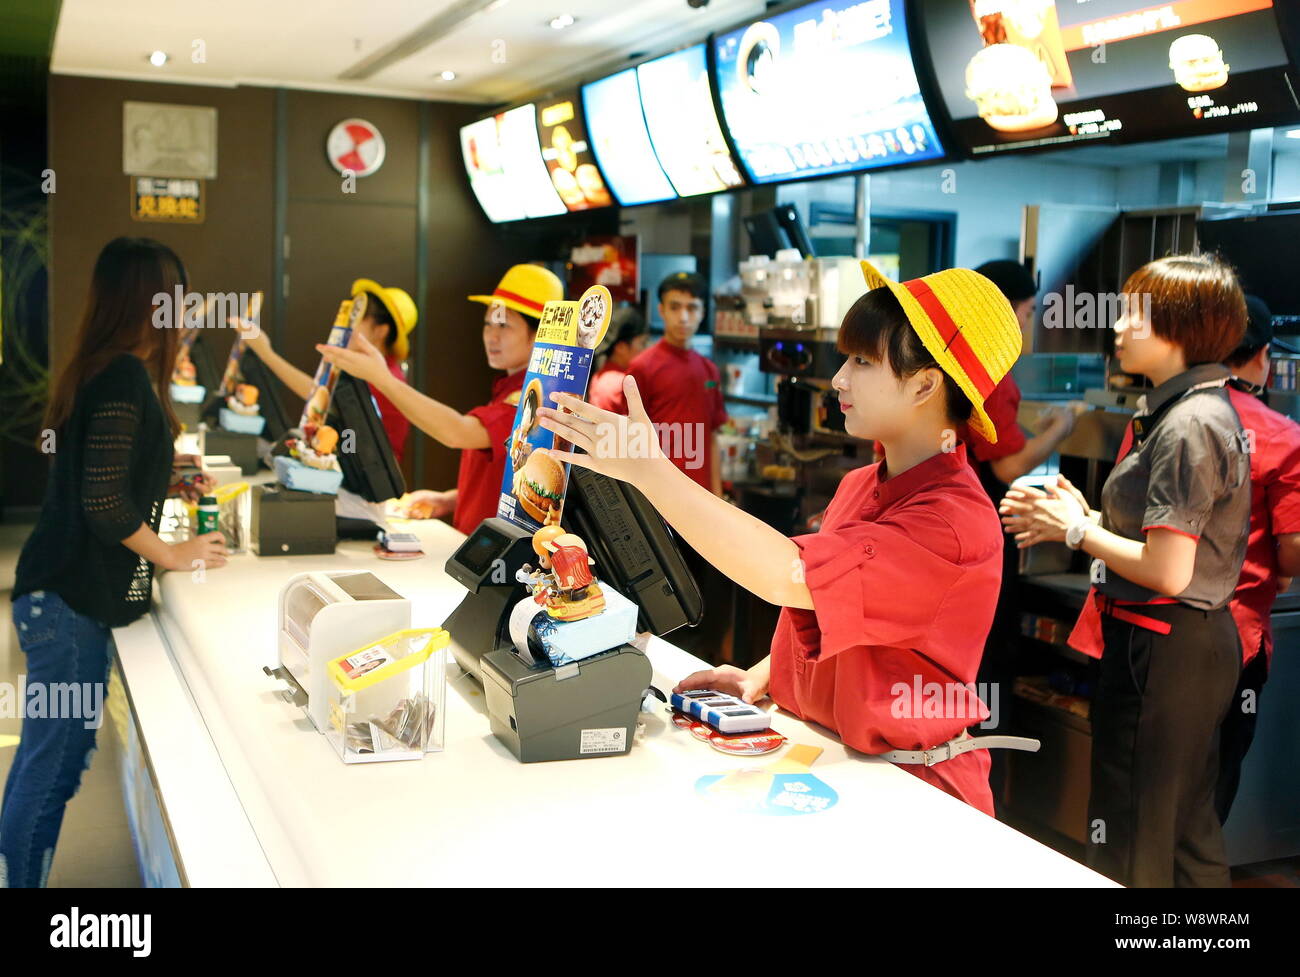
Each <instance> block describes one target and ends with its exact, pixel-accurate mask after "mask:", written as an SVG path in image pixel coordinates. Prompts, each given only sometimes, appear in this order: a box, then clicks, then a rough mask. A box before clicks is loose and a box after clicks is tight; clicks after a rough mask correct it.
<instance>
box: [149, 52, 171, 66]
mask: <svg viewBox="0 0 1300 977" xmlns="http://www.w3.org/2000/svg"><path fill="white" fill-rule="evenodd" d="M149 63H150V64H151V65H153V66H154V67H155V68H161V67H162V66H163V65H165V64H166V63H167V52H166V51H154V52H153V53H152V54H150V55H149Z"/></svg>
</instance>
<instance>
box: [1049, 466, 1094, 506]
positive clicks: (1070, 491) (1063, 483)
mask: <svg viewBox="0 0 1300 977" xmlns="http://www.w3.org/2000/svg"><path fill="white" fill-rule="evenodd" d="M1056 488H1057V490H1058V491H1060V492H1064V493H1065V494H1067V495H1072V496H1074V500H1075V501H1076V502H1078V503H1079V506H1080V507H1081V508H1082V509H1083V511H1084V512H1086V513H1089V514H1091V513H1092V506H1090V505H1089V504H1088V500H1087V499H1085V498H1084V497H1083V493H1082V492H1080V491H1079V489H1078V488H1077V487H1076V486H1075V484H1074V483H1073V482H1071V481H1070V480H1069V479H1068V478H1066V477H1065V476H1064V475H1061V474H1059V473H1058V474H1057V476H1056Z"/></svg>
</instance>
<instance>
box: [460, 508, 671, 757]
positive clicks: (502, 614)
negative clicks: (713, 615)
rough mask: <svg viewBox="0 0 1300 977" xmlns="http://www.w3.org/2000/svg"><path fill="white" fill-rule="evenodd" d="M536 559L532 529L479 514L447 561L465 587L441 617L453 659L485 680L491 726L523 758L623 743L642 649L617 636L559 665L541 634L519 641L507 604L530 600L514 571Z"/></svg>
mask: <svg viewBox="0 0 1300 977" xmlns="http://www.w3.org/2000/svg"><path fill="white" fill-rule="evenodd" d="M531 559H534V554H533V549H532V534H531V533H530V532H528V531H527V530H525V529H522V528H520V527H518V526H515V525H514V524H512V523H510V522H507V521H506V520H504V519H499V518H492V519H486V520H484V521H483V522H482V523H481V524H480V525H479V527H478V529H476V530H475V531H474V533H473V534H472V535H471V536H470V537H469V539H467V540H466V541H465V542H464V543H463V544H462V545H461V547H460V549H458V550H457V551H456V552H455V553H454V554H452V556H451V559H449V560H448V561H447V573H448V574H449V575H450V576H451V577H452V578H453V579H454V580H456V581H457V582H458V583H460V584H462V585H463V586H465V587H466V588H468V590H469V593H468V594H466V595H465V597H464V599H463V600H462V601H461V603H460V605H459V606H458V607H457V608H456V610H454V611H453V612H452V613H451V616H450V617H448V618H447V620H446V621H445V622H444V623H443V627H444V628H445V629H446V630H447V631H448V632H449V633H450V635H451V643H450V646H449V647H450V648H451V649H452V654H453V655H454V656H455V659H456V662H457V664H459V665H460V667H461V668H462V669H464V670H465V671H466V672H468V673H469V674H470V675H472V676H474V677H475V678H476V679H478V680H479V681H480V682H481V683H482V685H483V694H484V697H485V699H486V701H487V711H488V719H489V722H490V724H491V727H492V732H493V734H494V735H495V736H496V737H497V739H499V740H500V741H501V742H502V743H504V744H505V745H506V746H507V747H508V748H509V749H510V752H511V753H513V754H514V755H515V757H517V758H518V759H519V760H520V761H521V762H523V763H533V762H535V761H539V760H578V759H584V758H587V757H598V756H617V755H620V754H624V753H627V752H628V750H629V749H631V746H632V739H633V737H634V735H635V733H636V721H637V713H638V712H639V711H640V708H641V701H642V699H643V698H644V695H645V691H646V689H647V688H648V687H649V685H650V680H651V674H652V669H651V667H650V661H649V659H647V658H646V656H645V654H644V653H643V652H642V651H640V650H639V649H637V648H634V647H632V646H631V645H630V644H626V643H622V642H620V643H618V644H617V645H615V646H614V647H612V648H610V649H608V650H607V651H604V652H602V653H600V654H596V655H593V656H591V657H588V658H583V659H582V660H581V661H575V662H571V663H569V664H566V665H562V666H559V667H556V666H554V665H552V664H551V662H550V659H549V658H548V657H547V655H546V653H545V649H544V648H543V647H542V644H541V642H540V640H538V638H537V635H536V634H535V632H534V633H530V635H529V638H528V647H527V648H526V649H524V650H522V651H521V650H520V649H519V648H518V647H517V646H516V642H515V640H514V639H513V638H512V637H511V633H510V617H511V612H512V611H513V610H514V609H515V608H516V607H518V606H520V603H521V601H526V600H527V601H530V602H531V598H530V595H529V591H528V589H527V587H525V586H524V585H523V584H522V583H520V582H519V581H518V580H517V579H516V577H515V574H516V572H517V571H518V570H519V569H520V568H521V567H522V566H523V565H524V563H526V562H527V561H529V560H531Z"/></svg>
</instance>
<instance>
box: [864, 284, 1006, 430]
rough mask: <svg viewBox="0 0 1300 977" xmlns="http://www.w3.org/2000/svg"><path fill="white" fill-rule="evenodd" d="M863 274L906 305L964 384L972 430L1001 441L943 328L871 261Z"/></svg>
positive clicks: (926, 342) (934, 352) (928, 344)
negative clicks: (945, 336) (946, 341)
mask: <svg viewBox="0 0 1300 977" xmlns="http://www.w3.org/2000/svg"><path fill="white" fill-rule="evenodd" d="M862 277H863V278H865V279H866V281H867V288H869V289H877V288H887V289H889V291H890V294H892V295H893V296H894V298H896V299H898V304H899V305H900V306H902V308H903V314H904V315H905V316H907V321H908V322H909V323H911V325H912V328H913V329H914V330H915V331H916V334H917V336H919V337H920V339H921V344H922V345H923V346H925V348H926V349H927V350H928V351H929V352H930V355H931V356H933V357H934V360H935V362H936V363H938V364H939V366H940V368H941V369H942V370H943V372H944V373H946V374H948V376H950V377H952V379H953V380H954V381H955V382H956V384H957V386H958V387H960V388H961V392H962V393H964V394H965V395H966V399H967V400H969V401H970V404H971V416H970V420H969V421H968V422H967V423H968V425H969V427H970V428H971V430H973V431H974V432H975V433H976V434H978V435H979V436H980V437H982V438H983V439H984V440H985V441H987V442H988V443H989V444H997V442H998V429H997V428H996V427H994V426H993V420H992V418H990V417H989V415H988V411H986V410H985V409H984V395H983V394H982V393H980V392H979V390H977V389H976V387H975V384H974V383H972V382H971V380H970V377H968V376H967V375H966V371H965V370H964V369H962V367H961V364H960V363H958V362H957V358H956V357H955V356H953V355H952V353H950V352H948V349H947V347H946V346H945V345H944V341H943V339H942V338H941V337H940V335H939V330H938V328H937V327H936V326H935V324H934V322H933V321H931V319H930V317H929V315H927V314H926V311H925V309H923V308H922V307H921V303H920V302H918V301H917V300H916V297H915V296H913V295H912V293H911V292H909V291H908V290H907V289H906V288H904V287H903V286H902V285H900V284H899V283H898V282H896V281H894V280H893V279H890V278H886V277H885V276H884V275H882V274H881V273H880V272H879V271H877V270H876V269H875V268H874V267H873V266H872V264H871V262H869V261H863V262H862Z"/></svg>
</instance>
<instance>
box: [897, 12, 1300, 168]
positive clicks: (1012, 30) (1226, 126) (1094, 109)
mask: <svg viewBox="0 0 1300 977" xmlns="http://www.w3.org/2000/svg"><path fill="white" fill-rule="evenodd" d="M919 9H920V14H921V16H920V18H919V22H920V23H922V24H924V25H925V27H924V29H925V33H926V40H927V41H928V44H929V49H930V56H931V60H932V61H933V63H934V71H935V77H936V79H937V80H938V83H939V89H940V92H941V93H942V96H943V100H944V104H945V106H946V107H947V109H948V113H949V115H950V116H951V117H952V119H953V129H954V133H955V135H956V136H957V138H958V139H959V140H960V142H962V143H963V144H964V145H965V147H966V149H967V150H968V151H969V152H971V153H974V154H985V153H994V152H999V151H1002V150H1010V149H1029V148H1045V147H1053V146H1060V145H1066V144H1069V143H1073V142H1080V141H1088V140H1096V139H1112V140H1115V141H1124V142H1141V141H1146V140H1151V139H1164V138H1169V137H1173V136H1188V135H1198V134H1201V133H1210V132H1226V131H1230V130H1233V129H1250V128H1255V127H1258V126H1269V125H1275V124H1284V123H1286V122H1289V121H1293V120H1295V119H1297V118H1300V111H1297V108H1296V104H1295V102H1294V101H1293V98H1292V96H1291V94H1290V87H1289V85H1288V83H1287V79H1286V70H1287V55H1286V50H1285V48H1284V46H1283V44H1282V38H1281V35H1280V33H1279V30H1278V25H1277V19H1276V16H1275V12H1274V10H1273V2H1272V0H1170V2H1166V3H1145V4H1143V3H1134V2H1133V0H966V2H964V3H960V2H953V0H921V3H920V7H919Z"/></svg>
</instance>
